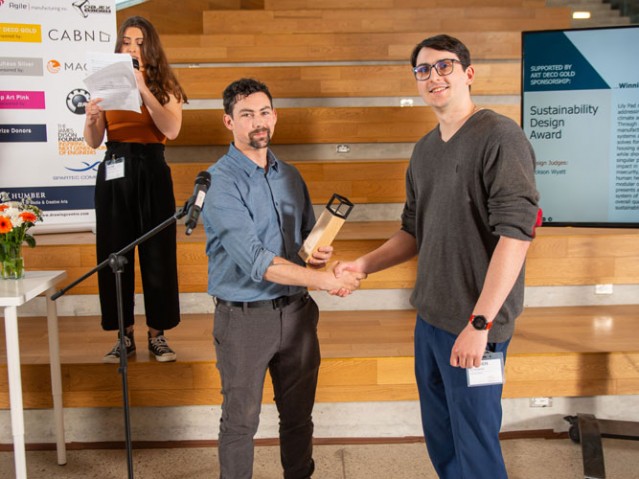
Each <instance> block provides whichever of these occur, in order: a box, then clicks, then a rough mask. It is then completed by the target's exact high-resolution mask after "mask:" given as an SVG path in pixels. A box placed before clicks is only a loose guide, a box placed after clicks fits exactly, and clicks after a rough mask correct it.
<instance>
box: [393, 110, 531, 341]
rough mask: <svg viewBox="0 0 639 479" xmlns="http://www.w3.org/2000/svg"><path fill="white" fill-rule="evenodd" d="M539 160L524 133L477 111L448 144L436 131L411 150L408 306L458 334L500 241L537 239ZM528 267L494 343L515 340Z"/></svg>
mask: <svg viewBox="0 0 639 479" xmlns="http://www.w3.org/2000/svg"><path fill="white" fill-rule="evenodd" d="M534 164H535V157H534V152H533V150H532V147H531V145H530V143H529V142H528V140H527V139H526V136H525V135H524V133H523V131H522V130H521V128H520V127H519V126H518V125H517V124H516V123H515V122H513V121H512V120H510V119H509V118H507V117H505V116H502V115H499V114H497V113H495V112H493V111H490V110H480V111H478V112H476V113H475V114H474V115H473V116H471V117H470V118H469V119H468V120H467V121H466V123H464V125H463V126H462V127H461V128H460V129H459V130H458V131H457V132H456V133H455V135H454V136H453V137H452V138H450V139H449V140H448V141H447V142H444V141H442V140H441V136H440V131H439V127H437V128H435V129H434V130H432V131H431V132H430V133H428V134H427V135H426V136H424V137H423V138H422V139H421V140H419V142H417V144H416V145H415V148H414V150H413V154H412V157H411V160H410V164H409V167H408V171H407V173H406V204H405V206H404V211H403V213H402V229H403V230H405V231H406V232H408V233H410V234H411V235H413V236H415V238H416V241H417V247H418V251H419V253H418V266H417V280H416V283H415V290H414V291H413V294H412V296H411V304H412V305H413V306H414V307H415V308H416V309H417V311H418V313H419V314H420V316H421V317H422V318H423V319H424V320H425V321H427V322H428V323H430V324H432V325H434V326H435V327H438V328H441V329H443V330H446V331H449V332H451V333H453V334H459V333H460V332H461V330H462V329H463V328H464V327H465V326H466V324H467V323H468V319H469V317H470V314H471V313H472V311H473V308H474V305H475V303H476V301H477V299H478V297H479V294H480V292H481V289H482V286H483V283H484V279H485V276H486V271H487V269H488V264H489V262H490V259H491V257H492V254H493V251H494V249H495V247H496V245H497V242H498V240H499V237H500V236H506V237H510V238H516V239H521V240H528V241H530V240H532V238H533V237H534V229H535V223H536V220H537V212H538V204H537V202H538V199H539V195H538V193H537V189H536V187H535V177H534V166H535V165H534ZM523 296H524V268H522V271H521V272H520V275H519V278H518V279H517V281H516V283H515V285H514V287H513V289H512V291H511V293H510V295H509V296H508V298H507V299H506V301H505V303H504V305H503V306H502V308H501V310H500V311H499V314H498V315H497V317H496V318H495V323H494V325H493V328H492V329H491V331H490V333H489V341H490V342H502V341H506V340H507V339H509V338H510V337H511V336H512V333H513V329H514V320H515V318H516V317H517V316H518V315H519V314H520V313H521V311H522V309H523Z"/></svg>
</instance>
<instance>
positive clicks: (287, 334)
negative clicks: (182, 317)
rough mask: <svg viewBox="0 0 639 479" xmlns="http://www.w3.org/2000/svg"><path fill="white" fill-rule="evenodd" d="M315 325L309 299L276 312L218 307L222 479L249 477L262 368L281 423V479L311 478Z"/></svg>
mask: <svg viewBox="0 0 639 479" xmlns="http://www.w3.org/2000/svg"><path fill="white" fill-rule="evenodd" d="M318 320H319V310H318V308H317V305H316V304H315V301H313V299H312V298H311V297H310V296H308V295H305V296H304V297H302V298H301V299H299V300H297V301H295V302H294V303H292V304H289V305H288V306H284V307H282V308H275V309H273V308H255V309H254V308H247V307H229V306H227V305H223V304H218V306H217V307H216V310H215V324H214V328H213V338H214V343H215V351H216V354H217V368H218V370H219V371H220V376H221V379H222V396H223V402H222V418H221V419H220V434H219V447H218V454H219V461H220V479H250V478H251V477H252V476H253V437H254V436H255V433H256V431H257V428H258V424H259V415H260V409H261V404H262V391H263V387H264V378H265V375H266V370H267V369H268V371H269V373H270V375H271V379H272V381H273V389H274V393H275V398H274V399H275V404H276V406H277V410H278V413H279V418H280V430H279V433H280V458H281V461H282V467H283V469H284V478H285V479H307V478H310V477H311V475H312V473H313V470H314V463H313V457H312V455H313V442H312V441H313V420H312V417H311V414H312V410H313V404H314V402H315V390H316V387H317V377H318V372H319V365H320V349H319V341H318V338H317V322H318Z"/></svg>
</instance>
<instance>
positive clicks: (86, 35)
mask: <svg viewBox="0 0 639 479" xmlns="http://www.w3.org/2000/svg"><path fill="white" fill-rule="evenodd" d="M47 37H48V38H49V40H51V41H53V42H75V43H90V42H93V43H109V42H110V41H111V34H110V33H108V32H104V31H102V30H60V29H59V28H52V29H50V30H49V31H48V32H47Z"/></svg>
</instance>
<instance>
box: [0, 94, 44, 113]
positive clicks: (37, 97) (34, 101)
mask: <svg viewBox="0 0 639 479" xmlns="http://www.w3.org/2000/svg"><path fill="white" fill-rule="evenodd" d="M0 109H4V110H7V109H11V110H44V92H43V91H3V90H0Z"/></svg>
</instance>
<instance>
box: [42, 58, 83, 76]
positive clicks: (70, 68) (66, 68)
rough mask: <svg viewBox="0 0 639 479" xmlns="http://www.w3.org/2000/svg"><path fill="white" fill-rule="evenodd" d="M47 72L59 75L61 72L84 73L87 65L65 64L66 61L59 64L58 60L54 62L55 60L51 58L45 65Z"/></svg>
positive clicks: (77, 63) (78, 63)
mask: <svg viewBox="0 0 639 479" xmlns="http://www.w3.org/2000/svg"><path fill="white" fill-rule="evenodd" d="M47 70H49V73H53V74H56V73H59V72H60V71H63V72H86V71H87V64H86V63H80V62H67V61H65V62H64V63H61V62H59V61H58V60H56V59H55V58H52V59H51V60H49V62H48V63H47Z"/></svg>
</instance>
